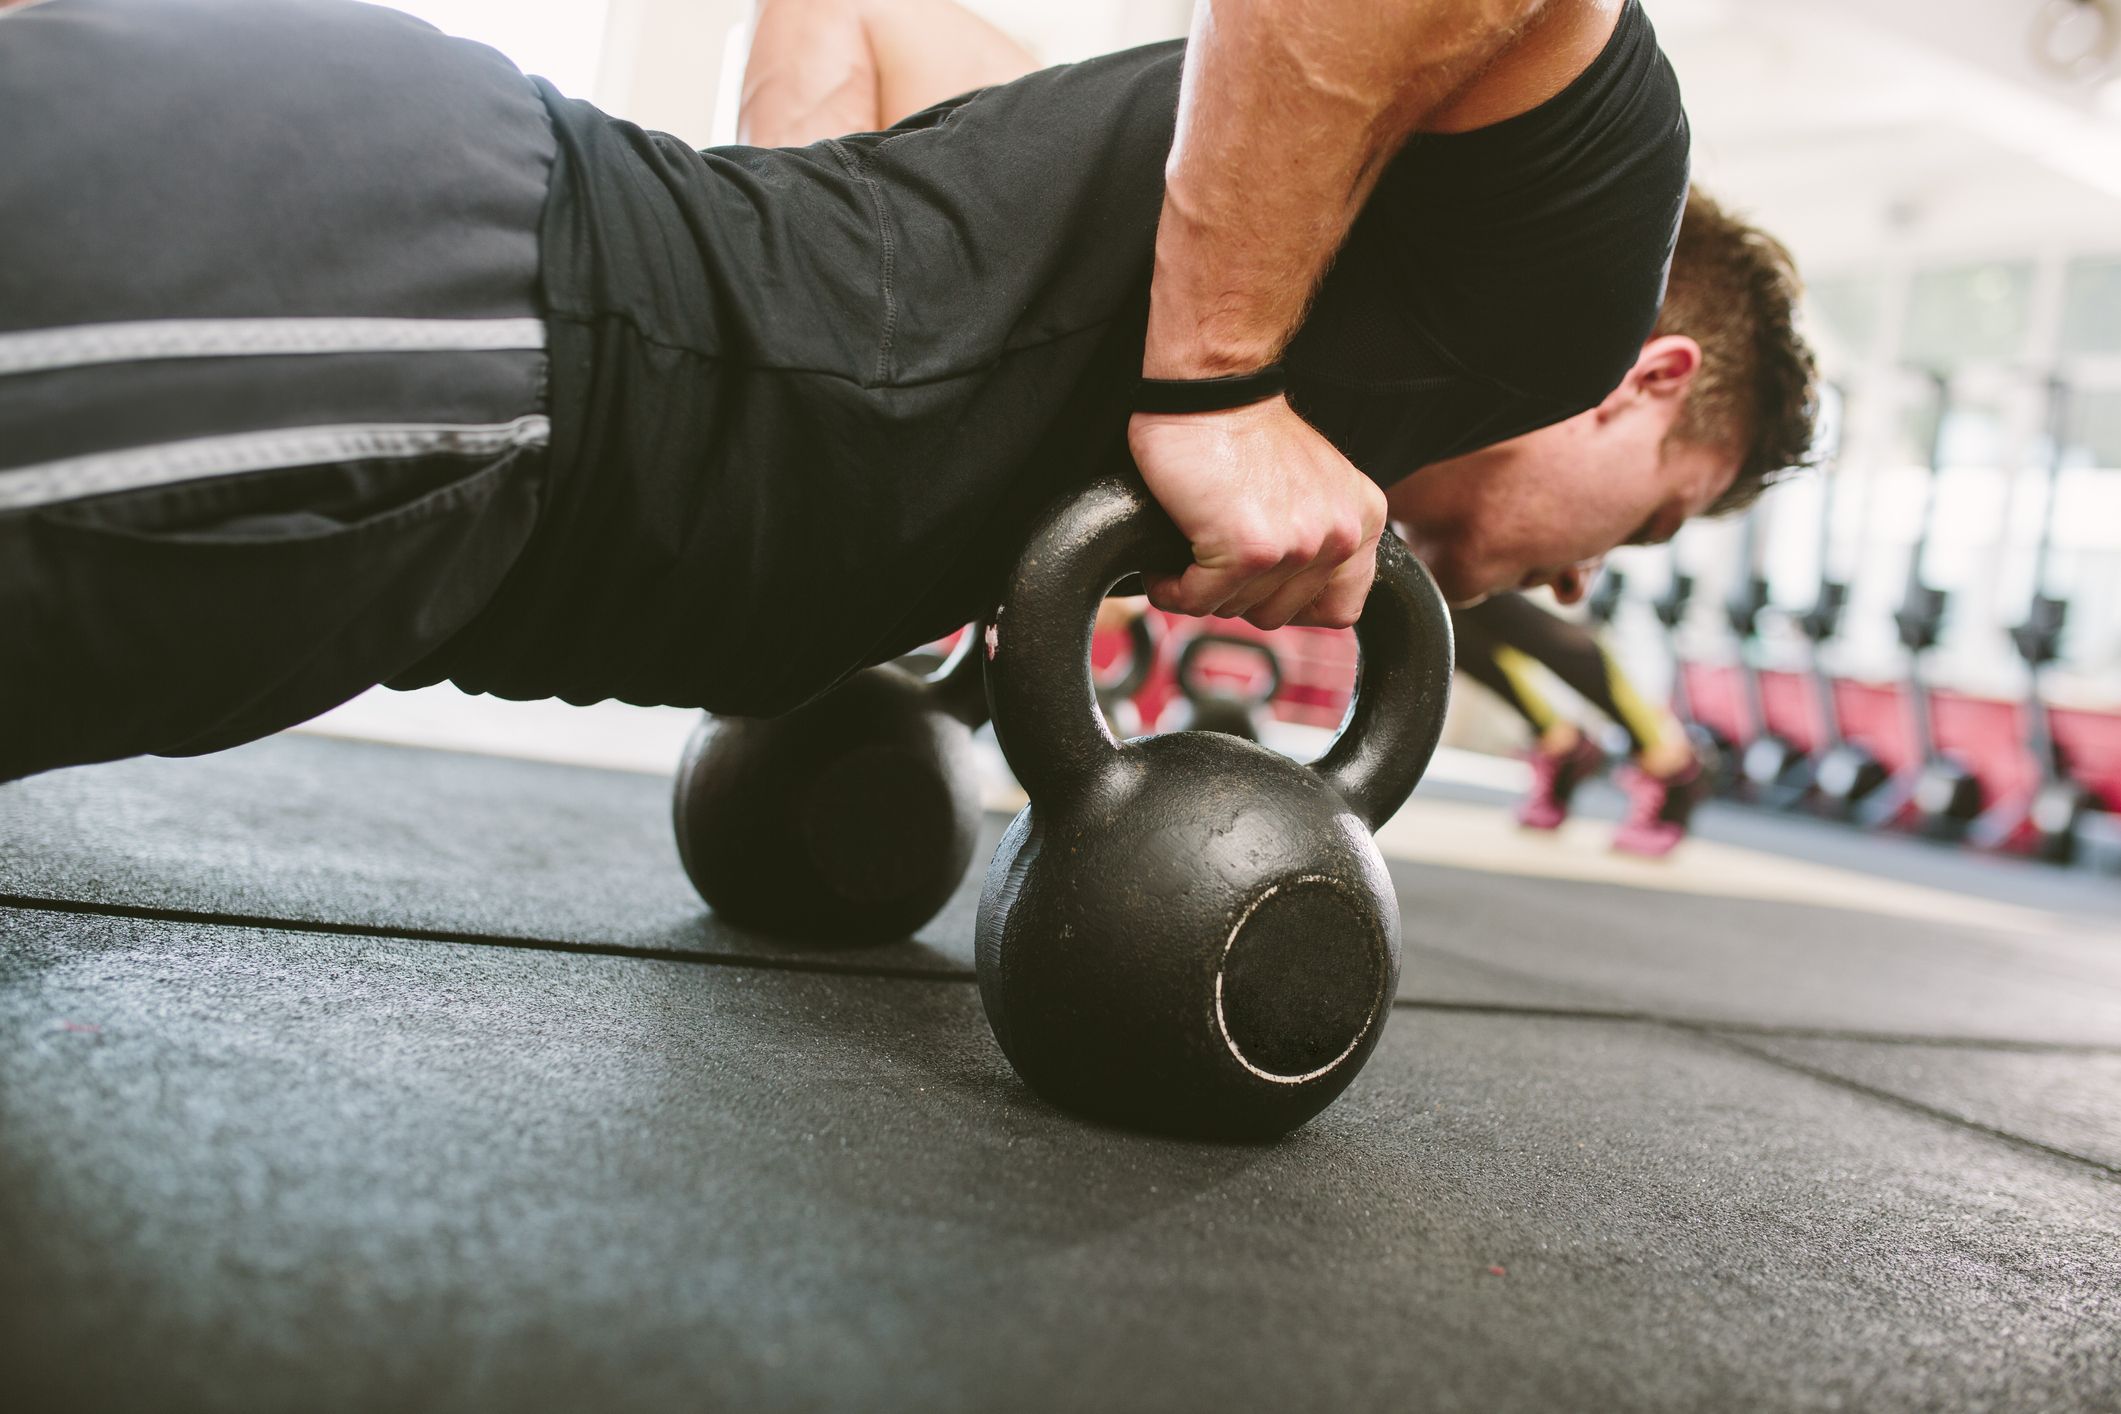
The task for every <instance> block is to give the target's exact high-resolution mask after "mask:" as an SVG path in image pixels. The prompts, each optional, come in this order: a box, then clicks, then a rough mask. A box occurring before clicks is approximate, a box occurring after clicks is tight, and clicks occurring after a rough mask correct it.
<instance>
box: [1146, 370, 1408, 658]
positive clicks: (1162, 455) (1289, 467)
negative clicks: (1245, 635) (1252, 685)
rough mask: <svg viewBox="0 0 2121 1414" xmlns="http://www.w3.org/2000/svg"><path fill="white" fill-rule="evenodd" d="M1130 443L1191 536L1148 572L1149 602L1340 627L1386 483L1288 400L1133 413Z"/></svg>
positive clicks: (1363, 579)
mask: <svg viewBox="0 0 2121 1414" xmlns="http://www.w3.org/2000/svg"><path fill="white" fill-rule="evenodd" d="M1127 445H1128V447H1129V448H1130V449H1131V450H1132V451H1133V453H1134V462H1135V465H1136V466H1138V467H1140V468H1141V474H1142V480H1143V481H1144V482H1146V483H1147V484H1148V487H1149V494H1150V495H1152V496H1154V497H1155V498H1156V501H1157V504H1158V505H1160V506H1162V507H1163V508H1164V511H1165V513H1166V514H1167V515H1169V516H1170V517H1171V519H1172V521H1173V522H1175V523H1176V524H1177V526H1178V529H1179V533H1180V534H1182V535H1184V536H1185V537H1186V540H1187V542H1188V543H1189V544H1190V545H1192V547H1193V564H1192V566H1191V567H1190V568H1188V569H1187V570H1186V571H1185V572H1184V573H1183V574H1177V575H1145V576H1143V582H1144V584H1145V586H1146V587H1147V589H1148V591H1149V602H1150V603H1152V604H1154V605H1156V607H1157V608H1159V609H1164V610H1167V611H1169V612H1171V613H1177V614H1218V615H1221V616H1223V617H1226V618H1241V619H1244V620H1247V621H1248V622H1250V623H1252V624H1254V625H1256V626H1258V627H1260V628H1280V627H1281V626H1282V625H1283V624H1289V623H1302V624H1316V625H1319V626H1321V627H1325V628H1346V627H1347V626H1348V625H1350V624H1352V623H1354V622H1355V620H1356V619H1357V617H1359V616H1360V615H1361V613H1362V606H1363V602H1364V601H1365V600H1366V599H1368V598H1369V596H1370V579H1371V577H1372V575H1374V574H1375V573H1376V569H1377V537H1378V535H1379V534H1380V533H1381V532H1382V531H1383V529H1384V524H1385V494H1384V492H1383V491H1382V490H1380V489H1379V488H1378V486H1377V484H1376V483H1375V482H1373V481H1371V480H1370V478H1368V477H1367V476H1364V475H1363V474H1362V473H1361V472H1359V471H1357V470H1356V469H1355V468H1354V466H1352V465H1351V464H1350V463H1349V462H1348V459H1347V458H1346V457H1343V456H1342V455H1341V454H1340V452H1339V451H1338V450H1337V449H1335V447H1334V446H1333V444H1332V443H1330V442H1328V441H1327V440H1326V439H1325V438H1324V437H1321V436H1320V435H1319V434H1318V432H1317V431H1316V429H1314V428H1313V427H1312V426H1311V425H1310V424H1309V423H1307V422H1305V421H1304V420H1303V419H1302V418H1300V417H1298V416H1297V415H1296V413H1295V411H1294V410H1293V409H1291V408H1290V406H1289V404H1288V403H1287V401H1286V400H1284V399H1282V398H1272V399H1269V400H1268V401H1266V402H1263V403H1254V404H1252V405H1251V406H1250V407H1242V408H1232V409H1230V410H1229V411H1227V412H1204V413H1186V414H1182V415H1166V414H1161V413H1136V414H1135V415H1134V419H1133V421H1131V422H1130V423H1129V424H1128V425H1127Z"/></svg>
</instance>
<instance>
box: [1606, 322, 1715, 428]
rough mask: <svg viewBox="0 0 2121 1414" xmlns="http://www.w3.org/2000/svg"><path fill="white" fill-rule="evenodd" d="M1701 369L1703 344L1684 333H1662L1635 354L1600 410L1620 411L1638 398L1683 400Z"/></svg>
mask: <svg viewBox="0 0 2121 1414" xmlns="http://www.w3.org/2000/svg"><path fill="white" fill-rule="evenodd" d="M1700 371H1701V345H1699V344H1697V343H1695V342H1694V341H1693V340H1692V339H1690V338H1688V337H1687V336H1686V335H1684V334H1659V335H1657V336H1656V337H1655V338H1653V339H1651V340H1650V341H1649V342H1648V343H1646V344H1644V345H1643V346H1642V352H1641V353H1639V354H1637V355H1635V366H1634V367H1632V368H1630V369H1629V370H1628V372H1627V376H1626V377H1625V378H1622V379H1621V380H1620V386H1619V387H1617V388H1615V389H1614V390H1613V391H1612V392H1611V393H1609V394H1607V395H1606V400H1605V403H1604V404H1603V405H1602V406H1601V408H1600V411H1601V412H1605V413H1607V414H1608V415H1610V414H1612V413H1616V412H1619V411H1620V410H1621V409H1622V408H1623V407H1625V406H1626V405H1627V404H1629V403H1631V402H1634V401H1635V400H1636V399H1638V398H1660V399H1661V398H1671V399H1674V400H1682V399H1684V398H1685V397H1686V395H1687V391H1688V390H1689V389H1690V388H1692V387H1693V386H1694V375H1695V374H1697V373H1699V372H1700Z"/></svg>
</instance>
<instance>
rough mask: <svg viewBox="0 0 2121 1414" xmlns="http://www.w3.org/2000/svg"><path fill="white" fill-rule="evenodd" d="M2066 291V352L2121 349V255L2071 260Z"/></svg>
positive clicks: (2063, 318) (2116, 350)
mask: <svg viewBox="0 0 2121 1414" xmlns="http://www.w3.org/2000/svg"><path fill="white" fill-rule="evenodd" d="M2063 291H2064V293H2063V300H2064V304H2063V309H2062V352H2064V353H2065V354H2111V353H2121V257H2110V258H2108V259H2104V260H2073V261H2071V262H2070V266H2069V275H2068V277H2067V282H2066V283H2065V284H2064V286H2063ZM2107 465H2109V466H2112V465H2115V463H2113V462H2109V463H2107Z"/></svg>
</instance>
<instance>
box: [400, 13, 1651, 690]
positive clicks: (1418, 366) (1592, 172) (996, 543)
mask: <svg viewBox="0 0 2121 1414" xmlns="http://www.w3.org/2000/svg"><path fill="white" fill-rule="evenodd" d="M1182 59H1183V49H1182V46H1181V45H1180V44H1178V43H1175V42H1174V43H1168V44H1160V45H1150V46H1147V47H1145V48H1141V49H1134V50H1128V51H1126V52H1124V53H1120V54H1115V55H1108V56H1105V57H1103V58H1099V59H1093V60H1090V61H1087V62H1085V63H1081V64H1073V65H1063V66H1060V67H1058V68H1054V69H1046V70H1042V71H1040V72H1038V73H1035V74H1031V75H1029V76H1027V77H1025V78H1023V79H1021V80H1019V81H1017V82H1015V83H1011V84H1004V85H999V86H996V87H994V88H990V89H983V90H980V91H979V92H977V93H974V94H970V95H967V96H965V97H963V98H960V99H957V100H954V101H952V102H950V103H946V104H942V105H939V106H937V107H935V108H932V109H929V110H927V111H925V112H923V113H919V114H916V115H914V116H913V117H911V118H909V119H907V120H906V121H905V122H903V123H901V124H899V125H898V126H896V127H894V128H892V129H891V130H889V131H887V132H883V133H868V134H858V135H855V136H851V137H847V138H843V139H839V140H836V141H832V142H826V143H819V144H815V145H813V146H811V147H807V148H795V149H773V150H762V149H751V148H718V149H711V150H709V151H706V152H698V151H694V150H692V149H689V148H686V147H685V146H684V145H683V144H681V143H678V142H677V141H676V140H674V139H672V138H669V137H667V136H664V135H661V134H654V133H644V132H642V131H641V130H640V129H638V128H635V127H633V126H632V125H631V124H627V123H622V122H618V121H616V120H614V119H611V118H609V117H607V116H605V115H604V114H602V113H599V112H597V111H596V110H595V109H594V108H591V107H589V106H588V105H586V104H581V103H576V102H573V101H570V100H567V99H564V98H561V97H560V96H559V95H558V94H556V93H552V92H550V90H547V94H546V96H547V102H548V106H549V107H550V108H551V109H552V111H553V117H554V123H555V129H556V132H557V134H558V137H559V144H560V159H559V162H558V163H557V166H556V170H555V175H554V182H553V188H552V192H551V198H550V203H549V205H548V208H547V212H546V221H545V229H544V237H543V239H544V249H543V263H544V286H545V298H546V302H547V306H548V308H547V321H548V324H549V326H550V329H551V333H552V368H553V372H552V388H551V402H552V408H553V420H554V435H555V441H554V449H553V458H552V462H553V481H552V485H551V487H550V489H549V499H548V504H547V506H546V508H545V511H544V515H543V520H542V524H541V529H540V531H539V534H538V537H537V539H536V540H535V542H534V543H533V545H532V547H531V549H530V550H529V551H528V552H527V553H526V555H525V556H524V559H523V561H522V562H521V564H520V565H519V567H518V569H517V571H516V572H515V574H514V575H513V576H512V577H511V580H510V582H509V583H508V584H507V585H506V586H504V588H503V591H502V593H501V594H500V596H499V597H498V598H497V599H496V600H495V602H494V604H493V605H492V606H491V607H490V608H489V610H488V611H487V613H486V614H485V615H483V616H482V618H481V619H480V621H479V622H477V623H475V624H474V625H473V626H472V628H471V629H469V630H467V631H466V632H465V633H464V634H463V635H461V636H460V637H459V639H458V640H457V641H455V642H454V643H453V644H452V645H451V646H450V647H449V648H448V649H447V650H445V651H444V653H442V654H441V655H438V657H437V658H436V659H435V660H432V661H431V662H430V663H429V664H428V665H425V666H424V667H423V670H422V671H421V672H420V673H417V674H414V675H412V680H415V681H418V680H433V679H434V678H435V677H438V676H444V675H446V676H450V677H453V678H455V679H456V681H458V682H459V683H460V684H461V685H463V686H465V687H467V688H469V689H471V690H474V691H492V692H497V693H500V694H501V695H504V696H520V697H535V696H559V697H564V698H567V699H569V700H573V701H595V700H600V699H603V698H607V697H615V698H619V699H622V700H626V701H632V702H643V703H669V704H677V705H687V706H701V707H708V708H712V709H714V710H717V711H725V712H739V713H751V714H768V713H774V712H779V711H784V710H786V709H788V708H789V707H792V706H795V705H797V704H798V703H800V702H802V701H804V700H806V699H808V698H810V697H812V696H815V695H816V694H818V693H820V692H822V691H824V690H825V689H827V688H828V687H830V686H831V685H832V684H833V683H835V682H836V681H838V680H839V679H840V678H841V677H843V676H845V675H846V674H847V673H848V672H850V671H852V670H853V669H855V668H857V667H859V666H861V665H863V664H865V663H869V662H875V661H880V660H882V659H884V658H887V657H890V656H892V655H894V654H897V653H900V652H903V651H905V650H907V649H909V648H912V647H914V646H916V645H917V644H919V643H922V642H925V641H927V640H928V639H930V638H933V637H935V636H937V635H939V634H941V633H944V632H947V631H949V630H950V629H953V628H955V627H957V626H958V625H959V624H962V623H964V622H966V621H968V620H969V619H971V618H973V617H975V616H976V615H978V614H979V613H981V612H982V611H984V610H985V609H986V608H988V607H989V606H991V604H992V603H993V601H994V599H995V598H996V597H997V595H998V592H999V587H1000V583H1001V579H1002V576H1003V574H1004V573H1005V571H1006V570H1007V568H1008V567H1009V566H1010V565H1011V564H1012V563H1013V562H1014V560H1015V558H1016V555H1017V552H1018V550H1019V549H1020V548H1021V546H1022V543H1023V539H1024V535H1025V533H1026V532H1027V530H1028V528H1029V526H1030V524H1031V523H1032V521H1033V520H1034V519H1035V517H1036V516H1037V515H1038V514H1039V513H1040V512H1041V511H1042V510H1043V509H1044V508H1045V507H1046V506H1047V505H1048V504H1049V503H1050V502H1051V501H1052V500H1053V499H1054V498H1055V497H1056V496H1057V495H1059V494H1061V493H1063V492H1065V491H1066V490H1068V489H1069V488H1070V487H1072V486H1074V485H1078V484H1080V483H1082V482H1083V481H1085V480H1087V479H1089V478H1090V477H1092V476H1095V475H1097V474H1100V473H1102V472H1105V471H1108V470H1111V469H1113V468H1115V467H1121V466H1124V465H1126V450H1125V427H1126V420H1127V413H1128V405H1129V400H1130V397H1131V393H1132V387H1133V382H1134V380H1135V378H1136V377H1137V376H1138V375H1139V373H1140V368H1141V352H1142V340H1143V329H1144V326H1145V323H1146V319H1147V308H1148V287H1149V277H1150V268H1151V258H1152V255H1153V251H1154V243H1155V232H1156V221H1157V216H1158V212H1159V209H1160V206H1161V203H1162V196H1163V165H1164V160H1165V157H1166V156H1167V154H1168V152H1169V149H1170V142H1171V134H1172V127H1173V121H1174V114H1175V111H1176V106H1177V94H1178V82H1179V70H1180V66H1181V62H1182ZM1686 177H1687V129H1686V120H1685V115H1684V113H1683V111H1682V110H1681V107H1680V102H1679V92H1678V86H1677V83H1676V81H1675V80H1674V78H1673V76H1672V73H1671V70H1670V68H1669V66H1668V65H1667V64H1666V63H1665V61H1664V59H1663V56H1662V55H1661V54H1660V53H1659V51H1658V49H1657V44H1656V39H1655V36H1654V35H1653V34H1652V32H1651V30H1650V26H1649V23H1648V21H1647V19H1646V18H1645V17H1644V16H1643V15H1642V12H1641V10H1640V8H1639V6H1637V5H1634V4H1630V5H1629V6H1628V7H1627V9H1626V10H1625V12H1624V13H1623V15H1622V17H1621V19H1620V21H1619V23H1618V25H1617V27H1616V29H1615V31H1614V34H1613V36H1612V38H1611V39H1610V40H1609V41H1608V43H1607V44H1606V46H1605V49H1604V51H1603V52H1602V53H1601V54H1600V55H1599V57H1598V58H1597V59H1596V60H1595V61H1594V62H1593V63H1592V64H1591V66H1590V67H1589V68H1588V69H1587V70H1586V71H1585V72H1584V73H1583V74H1582V75H1580V76H1578V78H1577V79H1576V80H1575V81H1574V82H1572V83H1571V84H1570V85H1569V86H1568V87H1567V88H1566V89H1565V90H1564V91H1563V92H1562V93H1560V94H1558V95H1557V96H1556V97H1554V98H1553V99H1551V100H1549V101H1548V102H1547V103H1545V104H1543V105H1541V106H1539V107H1538V108H1535V109H1533V110H1532V111H1530V112H1527V113H1525V114H1522V115H1519V116H1518V117H1515V118H1512V119H1509V120H1507V121H1505V122H1502V123H1498V124H1496V125H1494V126H1492V127H1488V128H1483V129H1479V130H1476V131H1473V132H1470V133H1462V134H1452V135H1443V136H1424V137H1421V138H1418V139H1417V140H1415V141H1414V142H1413V143H1411V144H1409V146H1408V147H1407V148H1406V149H1405V150H1404V151H1403V152H1401V153H1400V154H1399V155H1398V156H1397V157H1396V158H1395V159H1394V161H1393V162H1392V164H1391V165H1390V166H1389V168H1388V169H1387V171H1386V173H1385V174H1384V176H1383V178H1382V180H1381V182H1380V184H1379V186H1378V189H1377V191H1376V193H1375V195H1374V196H1373V197H1372V199H1371V201H1370V202H1369V204H1368V205H1367V207H1366V208H1365V210H1364V212H1363V214H1362V216H1361V218H1360V219H1359V220H1358V221H1357V223H1356V226H1355V228H1354V230H1353V231H1352V232H1351V235H1350V238H1349V240H1348V243H1347V245H1346V246H1345V247H1344V249H1343V250H1342V252H1341V254H1340V256H1339V258H1338V259H1337V260H1336V262H1335V264H1334V266H1333V268H1332V270H1331V271H1330V272H1329V274H1328V275H1327V278H1326V279H1325V281H1324V283H1323V285H1322V287H1321V289H1320V291H1319V295H1318V299H1317V301H1316V303H1315V305H1314V307H1313V310H1312V312H1311V313H1310V315H1309V317H1308V318H1307V320H1306V322H1305V324H1304V326H1303V328H1302V329H1301V330H1300V331H1299V333H1298V335H1297V337H1296V339H1295V340H1294V342H1293V343H1292V345H1291V347H1290V350H1289V353H1288V363H1289V366H1290V370H1291V379H1292V400H1293V401H1294V402H1295V404H1296V406H1297V407H1298V409H1299V410H1300V411H1301V412H1302V413H1303V414H1304V415H1305V416H1306V417H1308V418H1310V419H1311V420H1312V421H1313V422H1314V423H1315V424H1316V425H1317V426H1318V427H1319V428H1320V429H1321V430H1322V431H1323V432H1324V433H1325V434H1326V435H1327V436H1328V437H1329V438H1331V439H1332V440H1333V441H1334V442H1335V443H1336V444H1337V445H1339V446H1340V447H1341V448H1342V450H1343V451H1344V452H1346V453H1347V454H1348V455H1349V456H1350V458H1351V459H1352V460H1354V461H1355V463H1356V464H1357V465H1358V466H1360V467H1362V468H1363V470H1364V471H1366V472H1367V473H1368V474H1369V475H1371V476H1372V477H1374V478H1375V479H1377V480H1378V481H1379V482H1381V483H1385V484H1389V483H1391V482H1393V481H1396V480H1398V479H1399V478H1400V477H1402V476H1404V475H1406V474H1408V473H1409V472H1412V471H1414V470H1416V469H1418V468H1419V467H1421V466H1423V465H1425V464H1427V463H1429V462H1432V461H1435V460H1437V459H1439V458H1442V457H1446V456H1451V455H1455V454H1457V453H1460V452H1464V451H1469V450H1472V449H1474V448H1477V447H1480V446H1484V445H1487V444H1490V443H1492V442H1495V441H1498V440H1501V439H1502V438H1505V437H1510V436H1514V435H1516V434H1517V433H1520V432H1524V431H1528V430H1530V429H1532V428H1535V427H1541V426H1545V425H1546V424H1548V423H1551V422H1554V421H1557V420H1559V419H1561V418H1564V417H1569V416H1572V415H1574V414H1575V413H1577V412H1580V411H1582V410H1583V409H1585V408H1587V407H1590V406H1592V405H1593V404H1595V403H1596V402H1597V401H1598V399H1600V398H1601V397H1603V396H1604V395H1605V393H1606V392H1608V391H1610V389H1611V388H1612V387H1613V386H1615V384H1617V382H1618V381H1619V379H1620V377H1621V375H1622V374H1623V373H1624V372H1625V370H1626V369H1627V367H1628V366H1629V364H1630V362H1631V361H1632V360H1633V358H1634V355H1635V352H1636V350H1637V349H1638V348H1639V347H1640V344H1641V342H1642V340H1643V338H1645V337H1646V336H1647V334H1648V333H1649V331H1650V328H1651V324H1652V322H1653V320H1654V318H1655V315H1656V311H1657V307H1658V304H1659V302H1660V300H1661V298H1662V293H1663V280H1664V272H1665V267H1666V264H1667V262H1668V260H1669V257H1670V252H1671V247H1672V241H1673V239H1674V235H1675V233H1676V231H1677V227H1678V220H1679V214H1680V211H1681V209H1682V207H1683V204H1684V199H1685V189H1686Z"/></svg>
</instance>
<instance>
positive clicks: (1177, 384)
mask: <svg viewBox="0 0 2121 1414" xmlns="http://www.w3.org/2000/svg"><path fill="white" fill-rule="evenodd" d="M1288 387H1289V379H1288V375H1287V374H1286V373H1285V372H1284V371H1283V369H1282V366H1281V365H1280V364H1279V363H1269V364H1267V365H1266V366H1265V367H1262V368H1255V369H1252V370H1250V371H1249V372H1245V373H1231V374H1224V375H1221V376H1218V377H1213V378H1146V377H1145V378H1143V379H1142V380H1141V382H1140V383H1139V384H1137V385H1136V387H1135V390H1134V410H1135V411H1136V412H1146V413H1163V414H1177V415H1185V414H1191V413H1202V412H1229V411H1231V410H1232V409H1234V408H1243V407H1251V406H1253V405H1254V404H1255V403H1263V402H1266V401H1267V400H1268V399H1270V398H1278V397H1280V396H1281V395H1282V394H1283V393H1284V392H1286V391H1288Z"/></svg>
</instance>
